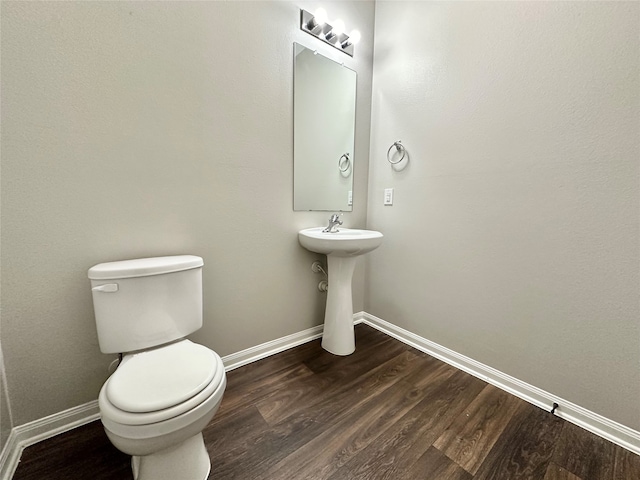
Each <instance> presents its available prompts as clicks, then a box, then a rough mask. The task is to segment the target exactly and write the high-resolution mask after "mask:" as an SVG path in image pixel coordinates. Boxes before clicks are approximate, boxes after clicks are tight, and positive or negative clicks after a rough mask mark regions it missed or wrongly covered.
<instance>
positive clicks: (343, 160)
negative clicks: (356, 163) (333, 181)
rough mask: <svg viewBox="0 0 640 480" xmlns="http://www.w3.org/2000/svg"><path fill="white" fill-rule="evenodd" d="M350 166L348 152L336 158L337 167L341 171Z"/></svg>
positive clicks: (343, 171)
mask: <svg viewBox="0 0 640 480" xmlns="http://www.w3.org/2000/svg"><path fill="white" fill-rule="evenodd" d="M350 166H351V159H350V158H349V153H345V154H343V155H342V156H341V157H340V159H339V160H338V169H339V170H340V171H341V172H342V173H345V172H346V171H347V170H349V167H350ZM343 167H344V168H343Z"/></svg>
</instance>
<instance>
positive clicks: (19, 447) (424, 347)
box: [0, 312, 640, 480]
mask: <svg viewBox="0 0 640 480" xmlns="http://www.w3.org/2000/svg"><path fill="white" fill-rule="evenodd" d="M353 319H354V322H353V323H354V324H358V323H365V324H367V325H369V326H371V327H373V328H375V329H377V330H379V331H381V332H383V333H385V334H387V335H389V336H391V337H393V338H395V339H397V340H400V341H401V342H403V343H405V344H407V345H410V346H412V347H414V348H416V349H417V350H420V351H421V352H425V353H428V354H429V355H432V356H434V357H436V358H438V359H440V360H442V361H443V362H445V363H448V364H449V365H452V366H454V367H456V368H459V369H460V370H463V371H465V372H467V373H469V374H471V375H473V376H474V377H477V378H480V379H482V380H484V381H486V382H487V383H490V384H492V385H495V386H496V387H498V388H501V389H502V390H505V391H506V392H509V393H511V394H512V395H515V396H517V397H519V398H522V399H523V400H526V401H527V402H529V403H532V404H533V405H536V406H538V407H540V408H543V409H545V410H550V408H551V405H552V404H553V403H554V402H556V403H558V404H559V405H560V406H559V407H558V409H557V410H556V415H557V416H558V417H560V418H563V419H565V420H567V421H569V422H571V423H574V424H576V425H578V426H580V427H582V428H584V429H585V430H588V431H590V432H592V433H594V434H596V435H598V436H600V437H603V438H605V439H606V440H609V441H611V442H613V443H615V444H617V445H620V446H621V447H623V448H626V449H627V450H630V451H631V452H633V453H636V454H638V455H640V432H637V431H636V430H633V429H631V428H629V427H626V426H624V425H621V424H619V423H617V422H614V421H613V420H609V419H608V418H605V417H603V416H602V415H599V414H597V413H594V412H591V411H589V410H587V409H585V408H582V407H580V406H579V405H575V404H573V403H571V402H568V401H566V400H563V399H562V398H559V397H557V396H555V395H552V394H551V393H549V392H546V391H544V390H541V389H539V388H537V387H534V386H533V385H529V384H527V383H525V382H523V381H521V380H518V379H517V378H514V377H511V376H510V375H507V374H505V373H502V372H500V371H498V370H496V369H494V368H491V367H489V366H487V365H484V364H482V363H480V362H477V361H475V360H473V359H471V358H469V357H466V356H464V355H461V354H459V353H457V352H454V351H453V350H450V349H448V348H446V347H443V346H442V345H438V344H437V343H434V342H432V341H430V340H427V339H426V338H423V337H420V336H418V335H415V334H414V333H411V332H409V331H407V330H404V329H403V328H400V327H398V326H396V325H393V324H391V323H389V322H387V321H385V320H382V319H381V318H378V317H375V316H373V315H370V314H368V313H366V312H358V313H356V314H354V316H353ZM322 328H323V326H322V325H318V326H316V327H312V328H309V329H307V330H303V331H302V332H298V333H294V334H291V335H287V336H286V337H282V338H278V339H276V340H272V341H270V342H266V343H263V344H261V345H257V346H255V347H251V348H247V349H246V350H242V351H240V352H237V353H232V354H231V355H226V356H224V357H222V361H223V363H224V365H225V370H226V371H230V370H233V369H235V368H238V367H241V366H243V365H247V364H248V363H251V362H255V361H258V360H261V359H263V358H266V357H269V356H271V355H274V354H276V353H280V352H282V351H284V350H288V349H290V348H293V347H296V346H298V345H302V344H303V343H306V342H310V341H311V340H315V339H316V338H319V337H321V336H322ZM98 418H100V412H99V409H98V401H97V400H94V401H92V402H89V403H85V404H84V405H80V406H78V407H74V408H70V409H68V410H65V411H63V412H59V413H55V414H53V415H49V416H48V417H45V418H41V419H39V420H35V421H33V422H30V423H27V424H25V425H20V426H18V427H15V428H13V429H12V430H11V433H10V435H9V438H8V439H7V443H6V445H5V446H4V448H3V450H2V453H1V454H0V480H10V479H11V477H12V476H13V474H14V472H15V470H16V468H17V467H18V463H19V462H20V455H21V454H22V451H23V450H24V449H25V448H26V447H28V446H29V445H33V444H34V443H37V442H40V441H42V440H46V439H47V438H51V437H53V436H55V435H58V434H60V433H63V432H66V431H69V430H71V429H73V428H76V427H79V426H81V425H85V424H87V423H89V422H92V421H94V420H97V419H98Z"/></svg>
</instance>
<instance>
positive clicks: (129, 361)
mask: <svg viewBox="0 0 640 480" xmlns="http://www.w3.org/2000/svg"><path fill="white" fill-rule="evenodd" d="M203 266H204V261H203V260H202V258H200V257H197V256H193V255H178V256H169V257H155V258H142V259H136V260H124V261H119V262H109V263H101V264H99V265H96V266H94V267H91V268H90V269H89V274H88V276H89V279H90V280H91V292H92V295H93V307H94V311H95V317H96V327H97V330H98V341H99V344H100V350H101V351H102V352H103V353H119V354H122V361H121V362H120V364H119V365H118V368H117V369H116V371H115V372H114V373H113V374H112V375H111V376H110V377H109V378H108V379H107V381H106V382H105V384H104V385H103V387H102V389H101V390H100V395H99V399H98V404H99V408H100V416H101V420H102V424H103V426H104V429H105V432H106V434H107V436H108V437H109V440H110V441H111V443H113V445H114V446H115V447H116V448H117V449H118V450H120V451H122V452H124V453H127V454H129V455H131V456H132V459H131V466H132V469H133V477H134V479H136V480H165V479H166V480H176V479H180V480H204V479H206V478H207V477H208V476H209V472H210V470H211V460H210V458H209V454H208V453H207V449H206V447H205V444H204V440H203V437H202V430H203V429H204V428H205V427H206V426H207V424H208V423H209V422H210V421H211V419H212V418H213V416H214V414H215V413H216V411H217V409H218V407H219V406H220V402H221V401H222V395H223V393H224V389H225V387H226V375H225V371H224V365H223V364H222V360H221V359H220V357H219V356H218V354H217V353H215V352H214V351H213V350H210V349H208V348H207V347H204V346H202V345H198V344H197V343H194V342H191V341H190V340H188V339H186V338H185V337H186V336H187V335H189V334H190V333H193V332H195V331H196V330H198V329H200V328H201V327H202V268H203Z"/></svg>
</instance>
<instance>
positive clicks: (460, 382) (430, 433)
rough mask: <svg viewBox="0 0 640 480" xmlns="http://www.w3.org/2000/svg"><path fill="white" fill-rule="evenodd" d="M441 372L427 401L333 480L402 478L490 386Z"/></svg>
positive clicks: (455, 373)
mask: <svg viewBox="0 0 640 480" xmlns="http://www.w3.org/2000/svg"><path fill="white" fill-rule="evenodd" d="M441 372H443V375H440V376H439V377H438V378H437V380H434V382H433V383H432V384H430V385H429V386H428V388H427V389H426V390H425V391H424V392H423V395H424V397H423V399H422V400H421V401H420V402H419V403H418V404H417V405H416V406H415V407H414V408H412V409H411V410H410V411H409V412H407V413H406V414H405V415H404V416H403V417H402V418H400V420H398V421H397V422H396V423H395V424H394V425H393V426H391V427H390V428H388V429H387V430H386V431H385V432H383V433H382V434H381V435H380V436H379V437H378V438H377V440H376V442H374V443H372V444H371V445H369V446H368V447H367V448H365V449H364V450H363V451H362V452H360V453H359V454H358V455H356V456H355V457H354V458H353V459H351V460H350V461H349V462H348V463H347V464H346V465H344V466H343V467H342V468H340V469H339V470H338V471H336V473H335V474H333V475H332V476H331V477H330V479H331V480H356V479H358V480H364V479H374V478H375V479H377V480H383V479H395V478H402V475H403V474H404V472H405V471H407V470H408V469H409V468H410V467H411V466H412V465H413V464H414V463H415V462H416V461H418V459H419V458H420V457H421V456H422V455H423V454H424V453H425V452H426V451H427V450H428V449H429V447H430V446H431V444H432V443H433V441H434V440H435V439H436V438H438V437H439V436H440V434H441V433H442V432H443V431H444V430H445V428H447V426H449V424H450V423H451V422H452V421H453V420H454V418H456V417H457V416H458V414H459V413H460V412H461V411H462V410H463V409H464V408H466V407H467V405H469V403H471V401H472V400H473V399H474V398H475V397H476V396H477V395H478V394H479V393H480V391H482V389H483V388H484V387H485V385H486V383H485V382H483V381H481V380H478V379H477V378H474V377H471V376H470V375H468V374H466V373H464V372H461V371H459V370H454V369H450V367H449V366H448V365H447V366H443V367H442V370H441Z"/></svg>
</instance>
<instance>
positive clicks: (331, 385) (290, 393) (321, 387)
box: [256, 350, 430, 425]
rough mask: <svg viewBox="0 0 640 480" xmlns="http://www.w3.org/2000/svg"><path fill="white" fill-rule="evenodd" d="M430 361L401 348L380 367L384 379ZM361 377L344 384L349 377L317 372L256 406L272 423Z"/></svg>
mask: <svg viewBox="0 0 640 480" xmlns="http://www.w3.org/2000/svg"><path fill="white" fill-rule="evenodd" d="M429 364H430V362H429V361H428V360H426V359H424V358H421V357H418V356H417V355H415V354H414V353H412V352H409V351H406V350H405V351H401V353H399V354H398V355H396V357H395V358H393V359H392V361H391V363H389V364H388V365H386V366H385V369H383V370H381V371H382V380H384V376H389V377H397V376H398V375H408V374H410V373H411V372H413V371H414V370H416V369H420V370H421V371H424V370H426V369H428V365H429ZM375 371H376V370H375V369H373V370H371V373H375ZM403 372H404V373H403ZM325 373H326V372H325ZM361 379H362V375H359V376H357V377H356V382H355V383H354V382H353V380H351V381H348V382H347V383H344V382H345V380H346V379H343V380H342V382H336V381H332V380H330V379H328V378H327V377H326V376H325V375H324V374H319V375H314V376H313V377H311V378H308V379H305V380H304V382H302V383H300V384H296V385H291V388H288V389H282V390H280V391H279V392H278V393H277V394H276V395H271V396H269V397H266V398H265V399H263V400H261V401H260V402H258V403H257V405H256V406H257V407H258V410H260V413H262V415H263V417H264V418H265V420H266V421H267V422H269V423H270V424H272V425H273V424H275V423H278V422H280V421H282V420H284V419H285V418H287V417H289V416H291V415H293V414H295V413H296V412H298V411H300V410H302V409H306V408H309V407H310V406H313V405H314V404H315V403H317V402H320V401H322V399H323V398H325V397H328V396H329V397H330V396H332V395H336V394H340V393H341V392H344V391H348V390H350V389H352V388H354V385H355V384H357V382H359V381H360V380H361Z"/></svg>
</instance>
